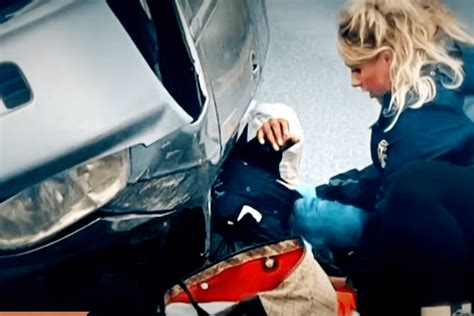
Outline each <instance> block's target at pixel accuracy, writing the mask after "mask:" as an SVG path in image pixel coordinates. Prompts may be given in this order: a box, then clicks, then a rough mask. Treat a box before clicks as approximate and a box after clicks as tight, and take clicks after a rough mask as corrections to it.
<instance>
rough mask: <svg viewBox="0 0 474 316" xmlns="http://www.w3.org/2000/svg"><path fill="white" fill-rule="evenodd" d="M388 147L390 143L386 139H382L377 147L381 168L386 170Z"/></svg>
mask: <svg viewBox="0 0 474 316" xmlns="http://www.w3.org/2000/svg"><path fill="white" fill-rule="evenodd" d="M387 147H388V142H387V141H386V140H385V139H382V140H381V141H380V142H379V145H378V146H377V156H378V158H379V161H380V166H381V167H382V168H385V166H386V165H387Z"/></svg>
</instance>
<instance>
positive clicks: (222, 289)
mask: <svg viewBox="0 0 474 316" xmlns="http://www.w3.org/2000/svg"><path fill="white" fill-rule="evenodd" d="M303 254H304V249H303V248H298V249H295V250H292V251H289V252H287V253H284V254H279V255H278V256H276V257H272V258H271V259H273V260H274V261H273V262H274V266H273V268H267V267H266V265H265V264H266V261H267V260H268V259H265V258H258V259H255V260H251V261H248V262H246V263H243V264H241V265H238V266H233V267H229V268H228V269H226V270H224V271H222V272H221V273H219V274H216V275H214V276H212V277H210V278H209V279H207V280H205V281H203V282H201V283H199V284H196V285H193V286H190V287H189V291H190V292H191V294H192V296H193V298H194V300H195V301H196V302H200V303H205V302H219V301H220V302H222V301H227V302H237V301H241V300H244V299H246V298H249V297H252V296H255V295H256V294H257V293H258V292H263V291H269V290H272V289H274V288H275V287H277V286H278V285H279V284H280V283H281V282H282V281H283V280H284V279H285V278H286V277H287V276H288V274H289V273H290V272H291V271H292V270H293V268H294V267H295V266H296V265H297V264H298V262H299V261H300V259H301V258H302V256H303ZM267 263H268V262H267ZM176 302H182V303H189V298H188V297H187V295H186V294H185V293H184V292H183V291H181V292H179V293H177V294H176V295H174V296H173V297H170V300H169V303H176Z"/></svg>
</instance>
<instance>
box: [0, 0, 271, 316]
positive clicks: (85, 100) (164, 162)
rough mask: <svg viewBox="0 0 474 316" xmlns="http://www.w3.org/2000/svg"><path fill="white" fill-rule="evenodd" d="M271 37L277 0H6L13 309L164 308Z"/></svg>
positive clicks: (1, 214) (4, 130) (2, 106)
mask: <svg viewBox="0 0 474 316" xmlns="http://www.w3.org/2000/svg"><path fill="white" fill-rule="evenodd" d="M268 41H269V33H268V22H267V18H266V12H265V3H264V0H239V1H217V0H174V1H171V0H163V1H152V0H148V1H146V0H141V1H140V0H136V1H122V0H109V1H74V0H63V1H31V0H13V1H6V2H2V3H0V97H1V99H0V294H1V295H2V302H1V303H0V308H1V309H21V310H30V309H43V310H44V309H63V310H64V309H67V310H74V309H79V308H81V309H89V310H93V311H94V310H96V311H107V312H110V311H111V310H120V311H122V312H123V311H126V310H130V311H133V312H131V313H132V314H135V315H146V314H148V313H149V311H150V310H153V311H156V306H157V305H159V304H158V302H157V300H158V299H159V294H158V293H160V291H162V290H163V289H165V288H166V287H167V286H169V285H170V284H173V282H175V281H176V280H177V278H179V277H181V276H183V275H185V274H186V273H189V272H190V271H192V270H194V269H195V268H197V267H199V266H201V265H202V263H203V262H204V261H205V260H206V256H207V253H208V251H209V240H210V238H209V237H210V188H211V185H212V183H213V181H214V180H215V178H216V175H217V172H218V170H219V166H220V165H221V164H222V162H223V161H224V160H225V159H226V156H227V155H228V153H229V152H230V150H231V148H232V146H233V145H234V143H235V142H236V140H237V139H238V137H239V136H240V134H241V133H242V130H243V129H244V127H245V124H246V118H247V114H248V113H249V111H250V110H251V108H252V106H253V104H254V101H253V97H254V94H255V92H256V89H257V87H258V84H259V81H260V76H261V71H262V66H263V63H264V60H265V57H266V53H267V48H268ZM105 294H107V295H105ZM98 297H100V299H97V298H98ZM108 297H110V299H109V298H108ZM120 298H123V300H121V299H120ZM97 313H99V312H97ZM132 314H130V315H132Z"/></svg>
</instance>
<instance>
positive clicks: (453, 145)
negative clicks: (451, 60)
mask: <svg viewBox="0 0 474 316" xmlns="http://www.w3.org/2000/svg"><path fill="white" fill-rule="evenodd" d="M452 53H453V54H456V55H457V56H459V57H460V58H462V60H463V62H464V66H463V69H464V73H465V78H464V81H463V84H462V85H461V87H460V88H458V89H455V90H452V89H447V88H445V87H444V86H443V85H442V82H449V72H446V71H443V67H442V66H436V65H433V66H431V67H427V69H426V71H427V74H428V75H430V76H433V78H434V80H435V83H436V88H437V93H436V97H435V99H434V100H433V101H431V102H429V103H427V104H425V105H423V106H422V107H421V108H418V109H411V108H407V109H406V110H404V111H403V112H402V114H401V115H400V117H399V119H398V121H397V123H396V124H395V126H394V127H393V128H392V129H390V130H389V131H385V129H386V127H387V126H388V124H389V123H390V118H387V117H385V116H384V115H383V114H382V113H383V109H385V108H387V106H388V103H389V101H390V95H387V96H385V97H384V98H383V99H384V100H383V102H382V108H381V114H380V116H379V119H378V121H377V122H376V123H375V124H374V125H373V126H372V136H371V143H370V149H371V156H372V165H370V166H368V167H366V168H365V169H363V170H356V169H353V170H350V171H348V172H345V173H343V174H339V175H337V176H335V177H333V178H331V179H330V181H329V183H328V184H325V185H322V186H319V187H317V188H316V192H317V195H318V197H320V198H323V199H329V200H336V201H339V202H341V203H345V204H351V205H354V206H357V207H361V208H363V209H366V210H372V209H374V207H375V205H376V203H377V202H378V201H379V200H380V198H381V197H383V193H384V192H383V184H384V183H385V182H386V181H387V180H388V179H389V178H390V176H391V175H392V174H393V173H394V172H395V171H397V170H399V169H400V168H401V167H403V166H404V165H406V164H407V163H409V162H413V161H416V160H438V161H445V162H450V163H453V164H456V165H460V166H467V165H471V164H474V124H473V122H472V121H471V119H470V118H469V117H468V116H467V115H466V113H467V112H470V111H472V109H466V107H467V103H468V101H469V100H472V99H471V98H472V97H474V47H473V46H467V45H463V44H454V46H453V50H452ZM473 106H474V105H473Z"/></svg>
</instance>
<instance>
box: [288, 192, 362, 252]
mask: <svg viewBox="0 0 474 316" xmlns="http://www.w3.org/2000/svg"><path fill="white" fill-rule="evenodd" d="M296 190H297V191H298V192H300V194H301V195H303V198H301V199H299V200H297V201H296V202H295V206H294V210H293V214H292V216H291V218H290V225H291V228H292V230H293V232H294V233H296V234H298V235H301V236H303V237H304V238H305V239H306V241H308V242H309V243H310V244H311V246H312V247H313V249H315V250H316V251H324V252H329V253H333V252H335V251H351V250H353V249H355V248H356V247H357V246H358V245H359V241H360V237H361V235H362V230H363V227H364V224H365V223H366V221H367V218H368V216H369V214H368V213H367V212H365V211H364V210H362V209H360V208H357V207H355V206H352V205H345V204H341V203H338V202H334V201H328V200H323V199H321V198H318V197H317V196H316V192H315V188H314V186H312V185H311V186H310V185H308V184H304V183H303V184H300V185H298V187H297V188H296Z"/></svg>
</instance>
